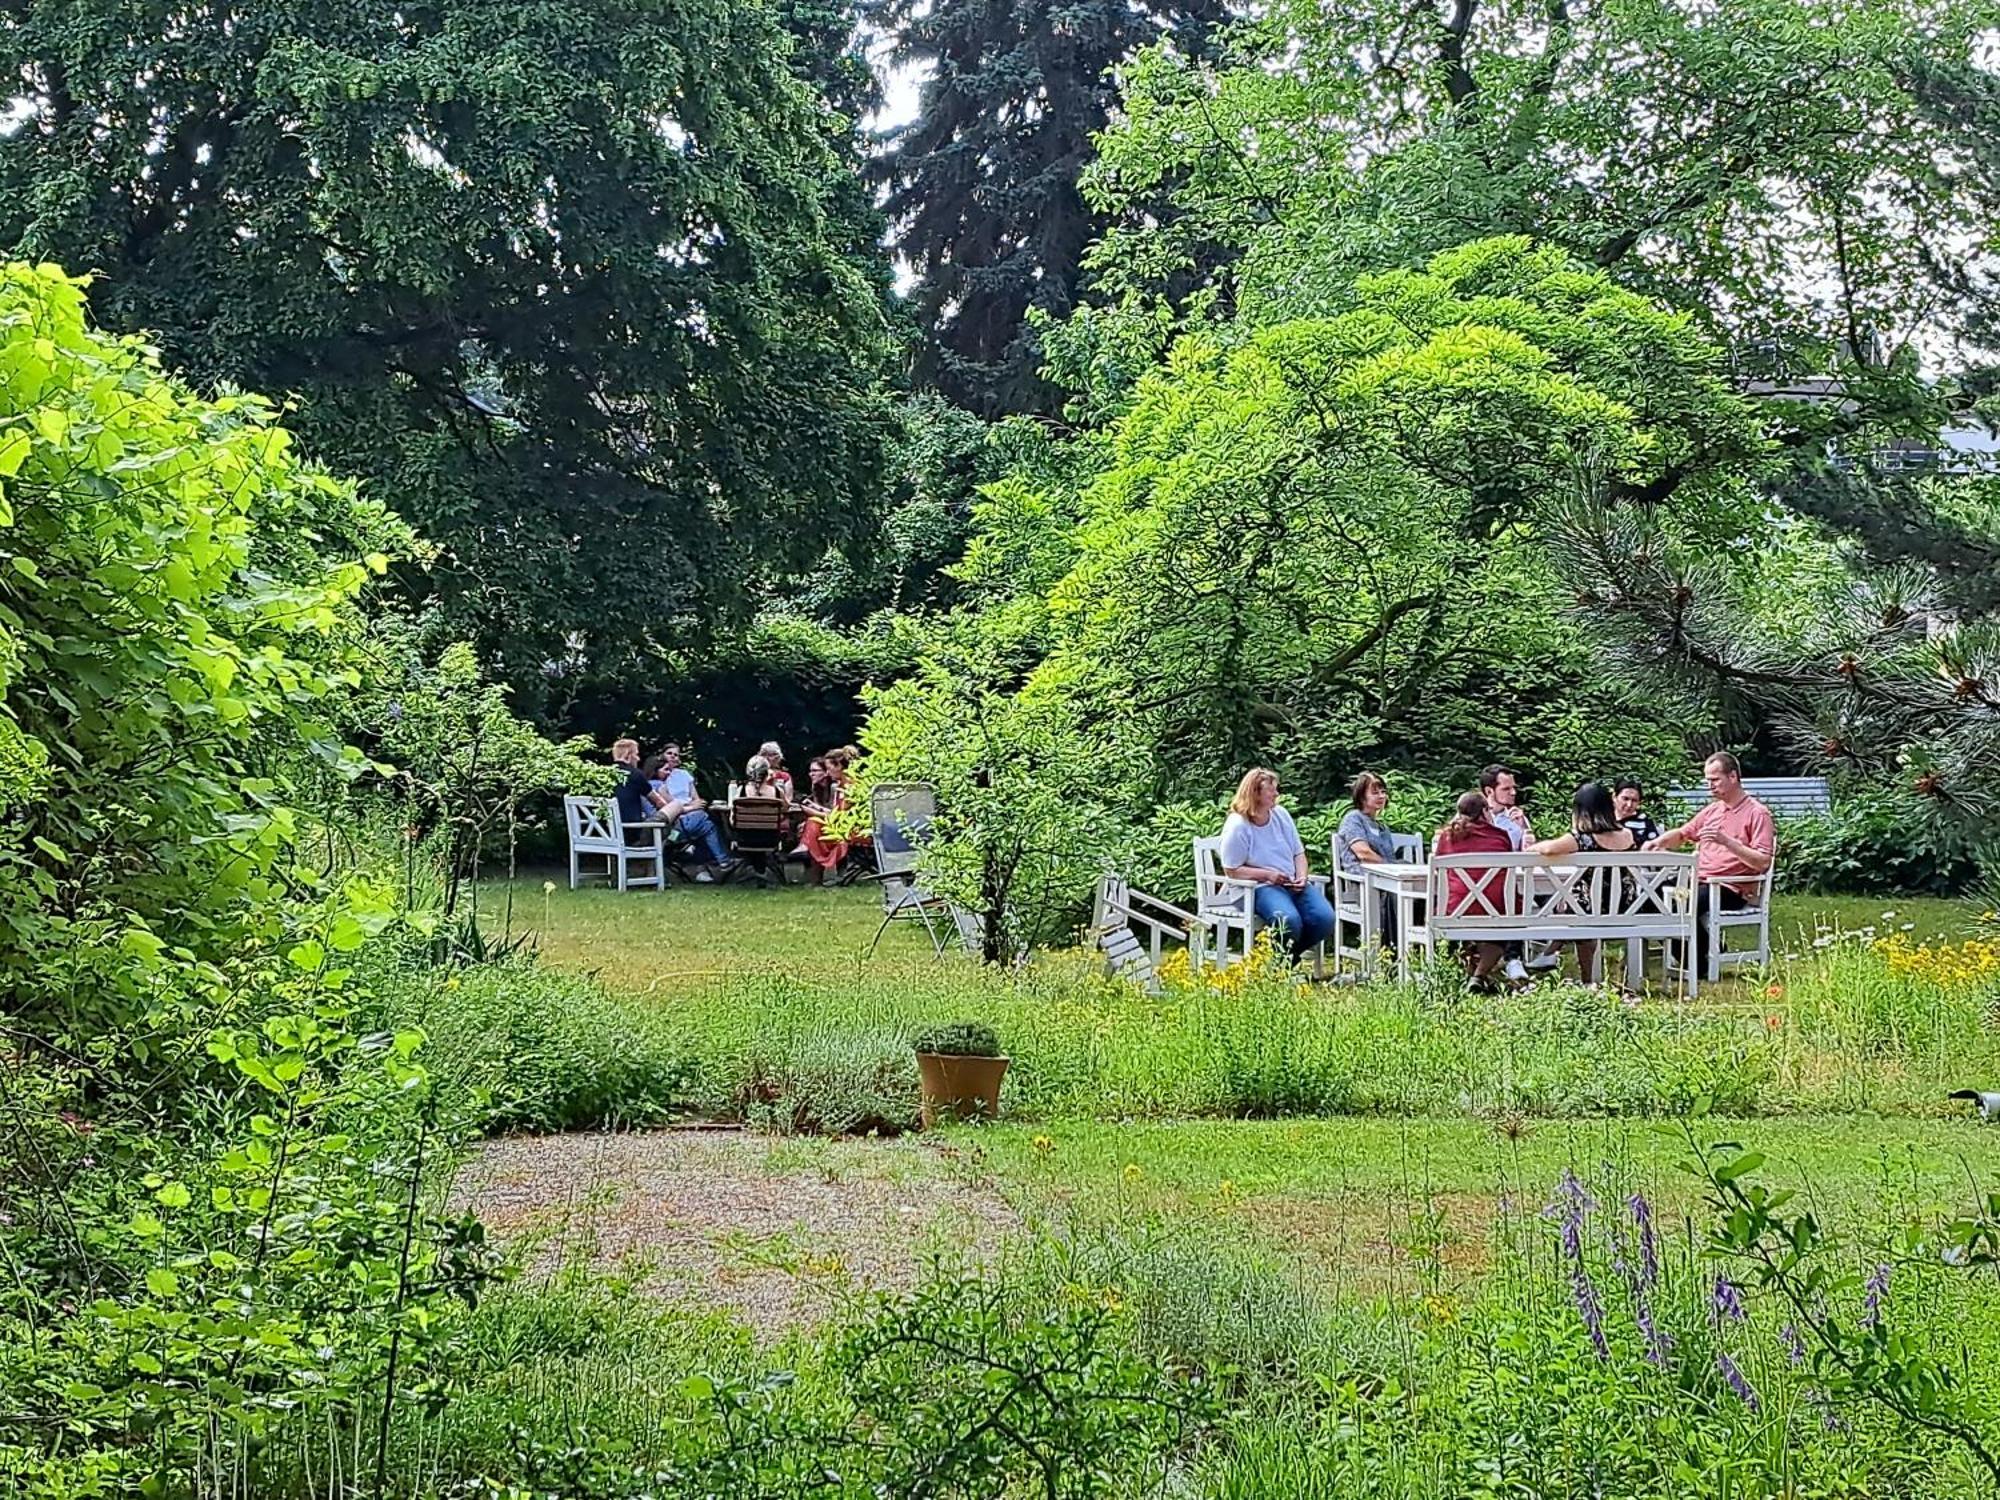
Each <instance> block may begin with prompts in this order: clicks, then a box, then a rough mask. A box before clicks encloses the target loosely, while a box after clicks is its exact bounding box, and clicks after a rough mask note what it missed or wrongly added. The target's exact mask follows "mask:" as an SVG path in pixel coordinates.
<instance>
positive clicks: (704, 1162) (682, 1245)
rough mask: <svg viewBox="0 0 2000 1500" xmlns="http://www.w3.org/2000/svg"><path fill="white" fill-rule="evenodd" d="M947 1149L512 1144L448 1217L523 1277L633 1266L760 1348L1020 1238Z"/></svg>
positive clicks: (479, 1171)
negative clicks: (934, 1265)
mask: <svg viewBox="0 0 2000 1500" xmlns="http://www.w3.org/2000/svg"><path fill="white" fill-rule="evenodd" d="M955 1155H956V1153H955V1151H954V1148H952V1147H950V1146H934V1145H927V1144H924V1143H923V1142H922V1141H921V1140H918V1139H911V1138H902V1139H898V1140H891V1141H882V1140H804V1139H798V1138H782V1137H770V1136H756V1135H746V1134H742V1133H740V1132H735V1131H659V1132H653V1133H647V1134H635V1135H556V1136H521V1137H516V1138H512V1139H508V1140H499V1141H489V1142H487V1143H485V1144H484V1145H483V1146H482V1147H481V1148H480V1150H479V1151H478V1153H477V1154H476V1155H475V1156H474V1158H473V1159H472V1160H471V1161H470V1162H469V1163H468V1164H467V1165H466V1167H465V1169H464V1170H463V1171H462V1172H461V1174H460V1176H459V1179H458V1183H457V1187H456V1190H455V1192H454V1194H453V1198H454V1204H455V1206H456V1207H459V1208H469V1209H471V1210H473V1211H474V1212H476V1213H477V1214H478V1215H479V1216H480V1218H481V1219H483V1220H484V1221H485V1223H486V1226H487V1228H488V1230H489V1231H490V1232H491V1233H493V1234H494V1235H495V1236H497V1237H498V1238H499V1239H501V1240H502V1241H513V1240H521V1239H523V1237H526V1238H525V1243H524V1244H523V1246H522V1248H523V1249H524V1251H525V1252H526V1256H527V1266H528V1274H529V1275H530V1276H533V1275H547V1274H550V1273H551V1272H553V1271H554V1270H555V1269H556V1268H558V1267H559V1266H561V1265H562V1264H563V1262H564V1261H565V1260H570V1259H575V1258H578V1257H582V1258H586V1259H588V1260H589V1261H590V1262H592V1263H593V1264H595V1265H596V1266H598V1267H599V1268H601V1269H612V1268H624V1269H626V1270H628V1271H629V1270H631V1269H633V1268H634V1267H635V1266H636V1267H637V1268H638V1269H639V1270H640V1271H641V1273H642V1274H643V1275H644V1277H645V1284H646V1287H647V1289H648V1290H649V1291H652V1292H654V1293H656V1294H657V1295H659V1296H661V1297H664V1298H671V1299H674V1300H695V1301H701V1302H705V1303H708V1304H711V1305H717V1306H722V1307H726V1308H730V1309H732V1310H734V1311H736V1312H738V1313H739V1314H741V1315H742V1316H743V1317H744V1319H745V1320H746V1321H747V1322H748V1323H749V1324H750V1325H751V1327H753V1328H754V1329H756V1330H757V1331H758V1333H759V1334H760V1335H763V1336H770V1335H774V1334H776V1333H778V1332H781V1331H782V1330H784V1329H786V1328H789V1327H793V1326H797V1325H799V1324H801V1323H811V1322H814V1321H817V1320H818V1319H819V1318H821V1317H823V1316H824V1315H825V1314H826V1313H827V1312H828V1311H829V1310H830V1309H831V1308H832V1306H833V1305H834V1302H835V1300H836V1299H837V1298H839V1297H840V1296H841V1295H843V1294H844V1293H847V1292H849V1291H851V1290H852V1289H854V1288H857V1287H899V1286H907V1285H909V1284H911V1283H912V1282H913V1281H914V1280H915V1279H916V1278H917V1276H918V1275H919V1274H920V1272H921V1270H922V1269H923V1267H924V1265H925V1264H926V1262H927V1261H928V1260H930V1259H932V1258H934V1257H939V1256H942V1257H944V1258H946V1259H947V1260H959V1261H970V1262H973V1263H982V1262H986V1261H989V1260H991V1259H992V1258H993V1257H994V1256H995V1255H996V1254H997V1253H998V1251H999V1250H1000V1248H1001V1246H1002V1245H1003V1244H1004V1243H1005V1241H1006V1240H1007V1239H1008V1238H1009V1236H1010V1235H1011V1234H1012V1233H1013V1232H1014V1231H1016V1230H1017V1229H1019V1227H1020V1221H1019V1219H1018V1218H1017V1217H1016V1216H1015V1214H1014V1212H1013V1210H1012V1209H1011V1208H1009V1207H1008V1206H1007V1205H1006V1203H1005V1202H1004V1201H1002V1200H1001V1199H1000V1197H999V1196H998V1195H997V1194H995V1193H993V1192H992V1191H991V1190H990V1189H987V1188H984V1187H979V1186H974V1185H972V1184H970V1183H968V1182H966V1181H964V1180H962V1176H963V1174H961V1175H954V1174H953V1173H952V1171H951V1165H952V1159H953V1158H954V1157H955Z"/></svg>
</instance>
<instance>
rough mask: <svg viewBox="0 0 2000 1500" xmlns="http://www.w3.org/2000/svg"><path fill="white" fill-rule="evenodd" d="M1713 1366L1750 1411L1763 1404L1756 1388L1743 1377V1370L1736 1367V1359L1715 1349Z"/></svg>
mask: <svg viewBox="0 0 2000 1500" xmlns="http://www.w3.org/2000/svg"><path fill="white" fill-rule="evenodd" d="M1715 1367H1716V1369H1718V1370H1720V1371H1721V1372H1722V1378H1723V1379H1724V1380H1725V1381H1727V1382H1728V1383H1729V1388H1730V1389H1731V1390H1732V1391H1734V1392H1736V1395H1737V1399H1739V1400H1740V1401H1742V1403H1743V1404H1744V1405H1745V1406H1747V1407H1749V1408H1750V1410H1752V1411H1756V1410H1758V1409H1759V1408H1761V1407H1762V1406H1763V1404H1764V1403H1763V1402H1762V1401H1760V1400H1759V1399H1758V1397H1757V1392H1756V1389H1755V1388H1754V1387H1753V1386H1752V1385H1751V1384H1750V1382H1749V1381H1747V1380H1745V1379H1744V1378H1743V1372H1742V1371H1741V1370H1739V1369H1737V1368H1736V1361H1735V1360H1733V1359H1731V1358H1730V1357H1729V1356H1728V1355H1727V1354H1726V1353H1724V1352H1723V1351H1722V1350H1720V1349H1718V1350H1716V1351H1715Z"/></svg>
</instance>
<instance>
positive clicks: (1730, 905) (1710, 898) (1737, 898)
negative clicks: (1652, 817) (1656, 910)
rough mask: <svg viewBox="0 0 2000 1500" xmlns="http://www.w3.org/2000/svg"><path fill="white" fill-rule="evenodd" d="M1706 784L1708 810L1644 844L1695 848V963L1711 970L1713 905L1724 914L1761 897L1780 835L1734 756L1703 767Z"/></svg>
mask: <svg viewBox="0 0 2000 1500" xmlns="http://www.w3.org/2000/svg"><path fill="white" fill-rule="evenodd" d="M1702 774H1703V775H1704V776H1705V777H1706V778H1707V781H1708V795H1709V797H1710V798H1711V799H1713V800H1711V801H1710V802H1709V804H1708V806H1706V807H1704V808H1703V809H1702V810H1701V811H1700V812H1698V813H1696V814H1695V815H1694V816H1693V817H1691V818H1689V819H1688V820H1687V822H1685V823H1683V824H1682V825H1681V826H1680V827H1678V828H1673V829H1669V830H1668V831H1667V832H1665V833H1663V834H1661V835H1660V836H1659V837H1658V838H1656V839H1654V840H1652V841H1651V842H1650V843H1648V844H1647V845H1646V847H1647V848H1648V849H1684V848H1686V847H1687V846H1688V845H1689V844H1693V845H1694V846H1695V860H1694V867H1695V875H1696V876H1697V877H1698V879H1699V882H1700V893H1699V895H1698V896H1697V897H1696V906H1695V924H1694V935H1695V964H1696V969H1697V972H1699V973H1703V974H1705V973H1707V972H1708V911H1709V907H1710V906H1711V905H1713V904H1714V903H1715V902H1718V901H1719V902H1721V903H1722V909H1723V910H1724V911H1742V910H1743V909H1744V908H1745V907H1747V906H1748V905H1749V904H1750V902H1749V900H1748V899H1747V898H1748V897H1750V896H1754V895H1756V894H1757V886H1756V884H1755V882H1754V880H1751V881H1744V880H1740V879H1736V878H1734V877H1739V876H1752V877H1755V876H1759V875H1762V874H1763V873H1764V872H1765V871H1766V870H1768V869H1770V868H1771V861H1772V860H1773V859H1775V858H1776V857H1777V853H1778V831H1777V829H1776V828H1775V827H1774V826H1773V825H1772V823H1771V810H1770V809H1769V808H1767V807H1766V806H1764V804H1763V803H1761V802H1759V801H1758V800H1757V799H1756V798H1755V797H1753V796H1751V795H1750V794H1749V793H1748V792H1746V791H1744V790H1743V767H1742V766H1741V764H1739V763H1738V761H1737V759H1736V757H1735V756H1733V755H1731V754H1729V753H1728V752H1727V751H1726V750H1725V751H1718V752H1717V753H1716V754H1714V755H1711V756H1710V757H1709V758H1708V763H1707V764H1706V765H1704V766H1703V767H1702Z"/></svg>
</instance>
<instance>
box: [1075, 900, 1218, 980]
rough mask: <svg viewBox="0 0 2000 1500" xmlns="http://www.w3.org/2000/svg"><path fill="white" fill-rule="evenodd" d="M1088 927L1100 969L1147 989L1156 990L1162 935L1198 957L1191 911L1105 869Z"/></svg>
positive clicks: (1197, 931) (1196, 930)
mask: <svg viewBox="0 0 2000 1500" xmlns="http://www.w3.org/2000/svg"><path fill="white" fill-rule="evenodd" d="M1090 928H1091V932H1092V933H1093V934H1094V935H1095V936H1096V939H1097V946H1098V948H1099V949H1100V950H1101V951H1102V952H1103V954H1104V967H1105V970H1106V972H1108V973H1111V974H1114V975H1117V976H1118V977H1120V978H1122V979H1130V980H1134V981H1136V982H1137V983H1139V984H1142V985H1144V986H1145V988H1146V993H1147V994H1149V995H1156V994H1158V993H1159V992H1160V979H1159V972H1160V958H1161V955H1162V952H1163V951H1164V948H1165V945H1166V943H1167V942H1168V940H1170V939H1171V940H1172V941H1174V942H1177V943H1186V944H1187V945H1188V951H1189V956H1190V959H1195V958H1198V957H1199V952H1198V949H1199V944H1200V931H1201V926H1200V923H1199V922H1198V921H1197V920H1196V918H1195V917H1194V915H1193V914H1192V913H1190V912H1184V911H1182V910H1181V909H1180V908H1179V907H1178V906H1175V905H1173V904H1172V903H1171V902H1168V901H1162V900H1160V898H1159V897H1157V896H1149V895H1147V894H1146V893H1145V892H1144V891H1135V890H1133V889H1132V887H1131V884H1130V883H1129V882H1128V881H1127V880H1126V879H1125V878H1124V877H1123V876H1121V875H1117V874H1113V873H1111V872H1109V871H1107V872H1106V873H1105V875H1104V877H1103V878H1102V879H1101V880H1099V881H1098V882H1097V902H1096V906H1095V909H1094V910H1093V911H1092V913H1091V919H1090ZM1141 931H1143V932H1144V933H1145V934H1146V940H1145V941H1144V942H1141V941H1140V937H1139V934H1140V932H1141Z"/></svg>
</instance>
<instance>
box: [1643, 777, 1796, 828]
mask: <svg viewBox="0 0 2000 1500" xmlns="http://www.w3.org/2000/svg"><path fill="white" fill-rule="evenodd" d="M1743 790H1744V791H1746V792H1748V793H1749V794H1750V795H1751V796H1753V797H1755V798H1756V799H1757V800H1758V801H1759V802H1761V803H1763V804H1764V805H1765V806H1766V807H1768V808H1769V809H1770V810H1771V816H1772V817H1774V818H1807V817H1815V816H1818V815H1820V814H1823V813H1829V812H1831V811H1833V789H1832V788H1831V787H1829V786H1828V785H1827V781H1826V778H1825V777H1824V776H1746V777H1744V778H1743ZM1667 797H1668V800H1670V801H1673V802H1679V803H1682V804H1684V805H1686V807H1687V809H1688V811H1689V812H1690V813H1691V814H1692V813H1696V812H1699V811H1701V809H1702V807H1703V805H1704V804H1706V803H1707V802H1708V800H1709V796H1708V788H1707V787H1705V786H1676V787H1669V788H1668V789H1667Z"/></svg>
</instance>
